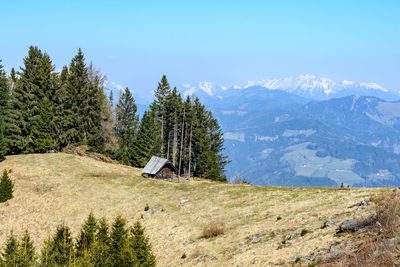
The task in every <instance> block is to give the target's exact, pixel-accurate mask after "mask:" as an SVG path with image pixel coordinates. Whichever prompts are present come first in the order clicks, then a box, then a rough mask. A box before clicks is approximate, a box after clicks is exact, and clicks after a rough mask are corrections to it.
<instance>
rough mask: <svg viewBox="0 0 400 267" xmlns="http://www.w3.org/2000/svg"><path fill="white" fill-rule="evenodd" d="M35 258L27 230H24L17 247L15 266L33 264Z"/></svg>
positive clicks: (27, 266)
mask: <svg viewBox="0 0 400 267" xmlns="http://www.w3.org/2000/svg"><path fill="white" fill-rule="evenodd" d="M35 260H36V255H35V248H34V247H33V242H32V240H31V236H30V235H29V232H28V230H26V231H25V234H24V236H23V237H22V240H21V242H19V247H18V264H17V266H24V267H25V266H26V267H29V266H33V265H34V262H35Z"/></svg>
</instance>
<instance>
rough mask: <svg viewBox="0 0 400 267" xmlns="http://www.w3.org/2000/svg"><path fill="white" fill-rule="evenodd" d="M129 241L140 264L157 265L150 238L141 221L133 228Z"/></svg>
mask: <svg viewBox="0 0 400 267" xmlns="http://www.w3.org/2000/svg"><path fill="white" fill-rule="evenodd" d="M129 243H130V245H131V247H132V249H133V251H134V253H135V256H136V260H137V261H138V263H139V265H140V266H148V267H150V266H156V258H155V257H154V255H153V253H152V251H151V245H150V243H149V239H148V238H147V237H146V236H145V234H144V229H143V227H142V225H141V224H140V222H139V221H137V222H136V223H135V225H134V226H133V228H132V229H131V235H130V237H129Z"/></svg>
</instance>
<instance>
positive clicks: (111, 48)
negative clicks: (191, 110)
mask: <svg viewBox="0 0 400 267" xmlns="http://www.w3.org/2000/svg"><path fill="white" fill-rule="evenodd" d="M0 11H1V12H0V13H1V20H0V21H1V22H0V23H2V27H1V29H2V30H1V32H0V51H1V52H0V58H2V59H3V65H5V67H6V70H7V71H9V70H10V69H11V67H18V66H21V64H22V59H23V57H25V56H26V54H27V51H28V47H29V45H37V46H39V47H40V48H41V49H42V50H45V51H47V52H48V53H49V54H50V56H51V58H52V59H53V62H54V63H55V65H56V67H57V68H58V69H60V68H61V67H62V65H64V64H68V63H69V61H70V60H71V58H72V57H73V56H74V55H75V53H76V52H77V49H78V48H79V47H81V48H82V49H83V51H84V53H85V56H86V59H87V60H88V61H93V62H94V63H95V65H96V66H97V67H98V68H99V69H100V70H101V71H102V72H103V73H105V74H106V75H107V76H108V80H109V81H110V82H114V83H116V84H120V85H122V86H128V87H129V88H130V89H132V90H133V91H134V92H135V93H136V96H137V97H138V96H142V97H147V98H149V97H150V92H151V90H153V89H154V88H155V87H156V85H157V81H158V80H159V79H160V78H161V75H162V74H163V73H165V74H167V77H168V78H169V80H170V82H171V84H172V85H176V86H178V87H181V86H182V84H184V83H195V82H197V81H212V82H216V83H218V84H222V85H226V86H231V85H233V84H235V83H244V82H246V81H247V80H259V79H269V78H281V77H286V76H292V75H298V74H312V75H316V76H321V77H328V78H331V79H334V80H343V79H347V80H354V81H360V82H376V83H378V84H380V85H382V86H384V87H386V88H387V89H389V90H395V91H398V90H400V17H399V16H400V15H399V14H400V1H397V0H394V1H383V0H382V1H378V0H376V1H367V0H363V1H355V0H353V1H349V0H346V1H338V0H336V1H328V0H326V1H323V0H316V1H307V0H296V1H285V0H276V1H266V0H264V1H251V0H247V1H235V0H230V1H221V0H218V1H217V0H213V1H208V0H202V1H190V0H185V1H171V0H168V1H154V0H142V1H100V0H96V1H17V0H16V1H1V2H0Z"/></svg>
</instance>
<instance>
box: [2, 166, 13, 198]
mask: <svg viewBox="0 0 400 267" xmlns="http://www.w3.org/2000/svg"><path fill="white" fill-rule="evenodd" d="M13 190H14V184H13V182H12V181H11V179H10V178H9V177H8V171H7V170H4V171H3V176H2V177H1V180H0V203H2V202H6V201H7V200H9V199H12V198H13Z"/></svg>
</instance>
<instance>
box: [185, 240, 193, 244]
mask: <svg viewBox="0 0 400 267" xmlns="http://www.w3.org/2000/svg"><path fill="white" fill-rule="evenodd" d="M190 243H193V241H192V240H189V239H188V240H185V242H183V244H184V245H187V244H190Z"/></svg>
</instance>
